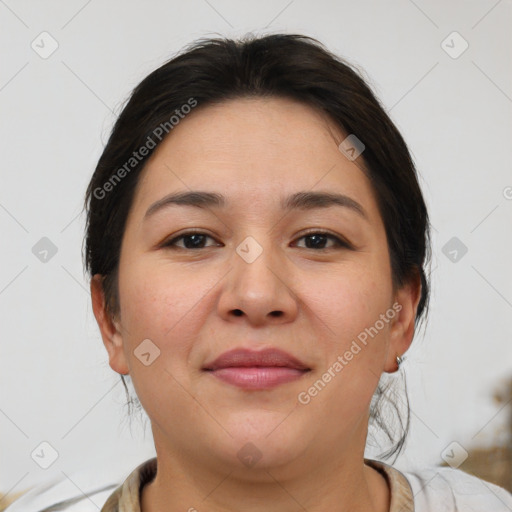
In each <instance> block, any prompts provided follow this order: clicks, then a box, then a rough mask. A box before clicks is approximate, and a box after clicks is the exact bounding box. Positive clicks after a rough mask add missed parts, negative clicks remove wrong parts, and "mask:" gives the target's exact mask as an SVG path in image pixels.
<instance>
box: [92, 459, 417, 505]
mask: <svg viewBox="0 0 512 512" xmlns="http://www.w3.org/2000/svg"><path fill="white" fill-rule="evenodd" d="M364 461H365V464H366V465H367V466H371V467H373V468H374V469H376V470H377V471H379V472H380V473H382V474H383V475H384V476H385V477H386V480H387V481H388V484H389V487H390V490H391V506H390V509H389V512H414V499H413V494H412V489H411V486H410V485H409V482H408V481H407V479H406V478H405V476H404V475H403V474H402V473H400V471H398V470H397V469H395V468H393V467H391V466H388V465H387V464H384V463H382V462H379V461H376V460H372V459H364ZM155 475H156V458H154V459H150V460H147V461H146V462H144V463H143V464H141V465H140V466H139V467H138V468H137V469H135V470H134V471H133V472H132V473H131V474H130V475H129V476H128V478H127V479H126V480H125V481H124V483H123V484H122V485H121V486H120V487H118V488H117V489H116V490H115V491H114V493H113V494H112V495H111V496H110V497H109V498H108V500H107V501H106V503H105V505H104V506H103V508H102V509H101V512H141V510H140V496H141V489H142V488H143V487H144V485H146V484H147V483H149V482H151V481H152V480H153V478H154V477H155Z"/></svg>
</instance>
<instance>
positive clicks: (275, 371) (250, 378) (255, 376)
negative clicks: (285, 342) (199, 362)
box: [203, 349, 311, 390]
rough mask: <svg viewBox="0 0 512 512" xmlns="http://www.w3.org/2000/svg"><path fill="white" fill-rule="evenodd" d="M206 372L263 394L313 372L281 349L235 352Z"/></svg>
mask: <svg viewBox="0 0 512 512" xmlns="http://www.w3.org/2000/svg"><path fill="white" fill-rule="evenodd" d="M203 371H205V372H209V373H210V374H211V375H212V376H214V377H215V378H218V379H220V380H222V381H223V382H226V383H228V384H231V385H234V386H237V387H240V388H243V389H253V390H258V389H259V390H263V389H270V388H273V387H275V386H278V385H280V384H285V383H287V382H292V381H295V380H297V379H300V378H301V377H302V376H303V375H304V374H306V373H307V372H309V371H311V368H309V367H308V366H307V365H305V364H304V363H303V362H302V361H300V360H299V359H297V358H295V357H294V356H292V355H290V354H288V353H286V352H284V351H282V350H279V349H266V350H261V351H253V350H249V349H234V350H230V351H229V352H225V353H224V354H221V355H220V356H219V357H218V358H217V359H215V360H214V361H213V362H211V363H208V364H207V365H205V367H204V368H203Z"/></svg>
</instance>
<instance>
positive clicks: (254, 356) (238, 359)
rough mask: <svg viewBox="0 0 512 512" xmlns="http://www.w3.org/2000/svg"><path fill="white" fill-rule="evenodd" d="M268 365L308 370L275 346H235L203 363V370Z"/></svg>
mask: <svg viewBox="0 0 512 512" xmlns="http://www.w3.org/2000/svg"><path fill="white" fill-rule="evenodd" d="M255 366H261V367H269V366H281V367H285V368H295V369H297V370H309V369H310V368H308V367H307V366H306V365H305V364H304V363H303V362H302V361H299V359H297V358H296V357H294V356H292V355H291V354H288V353H287V352H284V351H283V350H280V349H276V348H267V349H265V350H259V351H254V350H249V349H245V348H236V349H233V350H229V351H228V352H224V353H223V354H221V355H220V356H219V357H217V359H215V360H214V361H213V362H211V363H208V364H207V365H205V367H204V368H203V370H218V369H220V368H229V367H246V368H248V367H255Z"/></svg>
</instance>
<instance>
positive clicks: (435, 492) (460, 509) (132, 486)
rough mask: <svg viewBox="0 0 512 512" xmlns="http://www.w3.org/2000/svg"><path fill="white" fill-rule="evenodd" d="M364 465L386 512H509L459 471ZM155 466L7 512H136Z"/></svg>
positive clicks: (46, 488) (59, 485) (57, 491)
mask: <svg viewBox="0 0 512 512" xmlns="http://www.w3.org/2000/svg"><path fill="white" fill-rule="evenodd" d="M365 463H366V464H367V465H370V466H372V467H374V468H375V469H377V470H378V471H380V472H381V473H382V474H384V476H385V477H386V479H387V481H388V484H389V486H390V490H391V506H390V512H512V494H511V493H510V492H508V491H506V490H505V489H503V488H501V487H498V486H497V485H494V484H491V483H489V482H486V481H485V480H482V479H480V478H477V477H475V476H472V475H469V474H467V473H465V472H463V471H461V470H459V469H452V468H445V467H430V468H427V469H422V470H418V471H410V472H401V471H398V470H397V469H396V468H393V467H392V466H389V465H388V464H386V463H384V462H380V461H376V460H373V459H365ZM156 467H157V463H156V458H154V459H149V460H147V461H145V462H144V463H142V464H141V465H140V466H138V467H137V468H136V469H135V470H134V471H132V473H130V475H129V476H128V478H126V480H125V481H124V482H122V483H121V482H119V481H116V482H113V481H110V482H105V480H104V479H103V482H99V481H98V479H99V478H100V475H98V474H96V476H95V475H92V474H90V475H89V476H88V477H87V479H86V480H84V477H83V474H84V473H83V472H81V477H80V478H75V477H74V476H73V475H67V476H65V475H62V476H61V477H59V478H57V479H56V480H52V481H50V482H48V484H46V485H39V486H37V487H35V488H33V489H31V490H30V491H28V492H27V493H26V494H24V495H23V496H21V497H20V498H19V499H18V500H16V501H15V502H14V503H12V504H11V505H10V506H9V507H7V509H6V512H44V511H45V510H47V509H50V510H59V511H62V512H98V510H101V512H140V502H139V493H140V489H141V488H142V486H143V485H144V484H146V483H148V482H150V481H151V480H152V479H153V478H154V476H155V474H156ZM77 485H79V487H80V490H79V489H78V487H77ZM109 498H110V499H109ZM68 500H69V503H68V504H66V505H64V504H63V502H65V501H68ZM107 500H108V503H107ZM58 505H60V506H59V508H55V509H54V508H52V507H56V506H58ZM62 505H64V506H62ZM61 507H62V508H61Z"/></svg>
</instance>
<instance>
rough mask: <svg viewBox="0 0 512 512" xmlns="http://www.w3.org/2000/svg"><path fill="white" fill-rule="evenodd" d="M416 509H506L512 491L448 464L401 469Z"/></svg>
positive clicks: (511, 501) (498, 511)
mask: <svg viewBox="0 0 512 512" xmlns="http://www.w3.org/2000/svg"><path fill="white" fill-rule="evenodd" d="M402 474H403V475H404V476H405V477H406V478H407V480H408V481H409V484H410V486H411V489H412V491H413V494H414V505H415V511H416V512H430V511H431V510H436V512H452V511H453V512H455V511H460V512H466V511H467V512H488V511H489V510H492V511H493V512H510V511H511V510H512V494H511V493H510V492H508V491H507V490H505V489H503V488H501V487H498V486H497V485H495V484H492V483H490V482H487V481H485V480H482V479H480V478H477V477H476V476H473V475H470V474H468V473H465V472H464V471H462V470H460V469H453V468H448V467H429V468H426V469H421V470H407V471H402Z"/></svg>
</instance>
